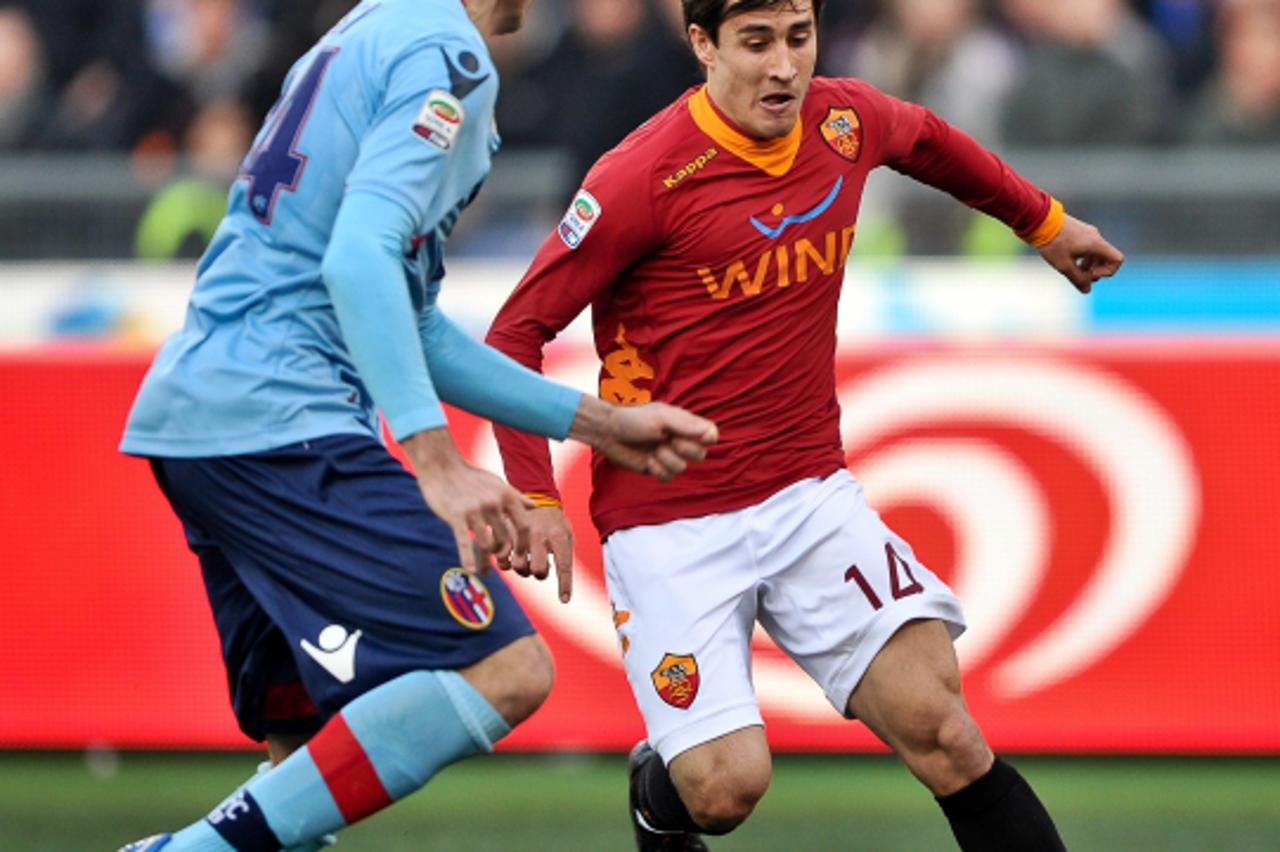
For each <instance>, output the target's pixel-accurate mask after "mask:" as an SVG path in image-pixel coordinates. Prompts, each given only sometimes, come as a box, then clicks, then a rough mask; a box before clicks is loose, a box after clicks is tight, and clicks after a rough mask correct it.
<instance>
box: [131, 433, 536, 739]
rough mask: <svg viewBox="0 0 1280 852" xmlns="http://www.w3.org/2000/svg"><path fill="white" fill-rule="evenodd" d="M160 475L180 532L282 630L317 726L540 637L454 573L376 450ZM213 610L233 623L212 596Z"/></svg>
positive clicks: (294, 452)
mask: <svg viewBox="0 0 1280 852" xmlns="http://www.w3.org/2000/svg"><path fill="white" fill-rule="evenodd" d="M156 467H157V471H158V476H159V478H160V479H161V483H162V486H163V487H164V489H165V492H166V494H167V496H168V497H169V499H170V502H171V503H172V504H173V506H174V508H175V510H176V511H177V512H178V514H179V516H180V517H181V518H182V520H183V522H184V524H186V525H187V527H188V529H192V528H196V527H198V528H199V529H201V530H202V532H203V535H204V536H205V537H206V540H207V541H208V542H211V543H213V544H214V545H216V547H217V548H218V550H219V551H220V552H221V553H222V554H223V555H224V556H225V557H226V560H227V562H228V564H229V565H230V568H231V570H232V572H233V573H234V578H235V580H236V581H237V583H238V585H239V586H240V587H241V588H243V589H244V590H246V591H247V594H248V596H249V597H251V598H252V601H253V602H254V603H255V604H256V606H257V607H258V608H259V609H260V610H261V612H262V613H265V616H266V617H267V618H268V619H269V620H270V622H271V624H273V625H274V627H275V628H276V629H277V630H278V635H279V637H281V638H282V640H283V645H284V647H285V648H287V650H288V653H289V654H290V655H291V656H292V659H293V663H294V666H295V667H296V670H297V672H298V674H299V675H300V676H301V679H302V682H303V684H304V685H305V688H306V692H307V694H308V695H309V696H310V698H311V699H312V700H313V701H314V702H315V704H316V706H317V707H318V708H319V709H320V711H321V714H322V715H323V716H327V715H331V714H332V713H334V712H336V711H337V710H338V709H340V708H341V707H342V706H343V705H344V704H346V703H347V702H348V701H350V700H351V699H352V698H354V697H355V696H356V695H359V694H361V693H363V692H365V691H367V690H368V689H371V688H372V687H374V686H377V685H378V684H380V683H383V682H385V681H387V680H389V679H391V678H393V677H396V676H398V675H400V674H403V673H405V672H407V671H413V670H416V669H460V668H464V667H466V666H468V665H471V664H473V663H475V662H477V661H478V660H481V659H483V658H485V657H487V656H488V655H489V654H491V653H493V652H494V651H496V650H497V649H499V648H502V647H504V646H506V645H507V644H509V643H510V642H512V641H513V640H515V639H516V638H519V637H520V636H524V635H528V634H529V633H532V632H533V628H532V626H531V625H530V623H529V621H528V619H527V618H526V616H525V615H524V613H523V612H522V611H521V609H520V607H519V605H518V604H517V603H516V601H515V599H514V598H513V597H512V596H511V593H510V592H509V590H507V588H506V586H505V585H504V584H503V583H502V581H501V580H500V579H499V578H498V577H497V576H496V575H492V574H491V575H487V576H485V577H483V578H478V577H472V576H470V575H467V574H464V573H463V572H462V571H461V570H460V569H459V568H458V567H457V562H458V559H457V552H456V545H455V543H454V539H453V536H452V533H451V532H450V531H449V529H448V527H447V526H446V525H445V524H444V523H443V522H441V521H440V520H439V519H437V518H436V517H434V516H433V515H432V514H431V512H430V511H429V510H428V509H427V507H426V504H425V502H424V501H423V499H422V496H421V494H420V492H419V491H418V488H417V484H416V482H415V481H414V479H413V477H412V476H410V475H409V474H408V473H407V472H406V471H404V469H403V468H402V467H401V466H400V465H399V463H398V462H396V461H395V460H394V459H392V458H391V457H390V455H388V454H387V452H386V450H385V448H383V447H382V446H381V445H380V444H378V443H377V442H375V441H373V440H372V439H369V438H364V437H361V436H335V437H331V438H324V439H320V440H317V441H309V442H303V443H301V444H295V445H291V446H289V447H285V448H281V449H280V450H275V451H271V452H268V453H261V454H254V455H252V456H234V457H222V458H209V459H163V460H159V461H157V462H156ZM210 600H211V603H212V605H213V607H214V610H215V617H216V618H219V619H220V620H227V619H225V618H223V617H222V615H221V614H220V613H222V612H223V611H224V610H225V609H226V608H227V607H228V606H229V604H228V602H227V600H225V599H224V598H223V597H222V596H220V595H215V594H214V589H213V588H212V587H211V588H210ZM227 662H228V666H229V667H231V666H232V665H233V664H234V661H232V660H230V659H229V660H228V661H227ZM230 674H231V677H232V678H233V679H236V678H238V677H239V674H240V673H239V672H231V673H230ZM242 688H244V689H255V688H261V686H260V685H255V684H250V683H244V684H242Z"/></svg>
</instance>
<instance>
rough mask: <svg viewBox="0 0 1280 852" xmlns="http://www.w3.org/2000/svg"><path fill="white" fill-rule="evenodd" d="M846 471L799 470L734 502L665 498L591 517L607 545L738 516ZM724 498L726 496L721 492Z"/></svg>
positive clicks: (697, 496) (713, 497) (739, 494)
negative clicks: (623, 534)
mask: <svg viewBox="0 0 1280 852" xmlns="http://www.w3.org/2000/svg"><path fill="white" fill-rule="evenodd" d="M843 469H844V464H843V463H842V462H832V463H831V464H827V465H814V466H812V467H806V468H797V469H795V470H790V471H788V472H787V475H786V476H783V477H779V478H778V479H774V480H769V481H767V482H764V483H761V484H759V485H757V486H755V487H753V488H748V489H743V490H735V491H734V493H733V496H732V498H728V497H723V496H719V495H717V494H705V493H700V492H690V493H688V494H685V495H682V496H680V497H665V498H663V499H662V500H661V501H659V502H656V503H643V504H639V505H634V506H618V507H616V508H612V509H606V510H605V511H602V512H599V513H594V512H593V513H592V517H591V520H592V521H593V522H595V525H596V529H597V530H599V532H600V540H601V541H604V540H605V539H606V538H608V537H609V536H610V534H612V533H615V532H617V531H618V530H621V529H626V528H628V527H643V526H650V525H653V524H665V523H669V522H671V521H683V520H687V519H689V518H701V517H705V516H706V515H719V514H723V513H725V512H736V511H738V510H739V509H745V508H747V507H748V506H754V505H756V504H758V503H762V502H764V501H765V500H767V499H768V498H770V497H772V496H773V495H774V494H777V493H778V492H779V491H782V490H783V489H784V488H788V487H790V486H792V485H795V484H796V483H797V482H800V481H801V480H804V479H813V478H814V477H817V478H818V479H826V478H827V477H828V476H830V475H831V474H833V473H835V472H837V471H839V470H843ZM720 494H723V492H720Z"/></svg>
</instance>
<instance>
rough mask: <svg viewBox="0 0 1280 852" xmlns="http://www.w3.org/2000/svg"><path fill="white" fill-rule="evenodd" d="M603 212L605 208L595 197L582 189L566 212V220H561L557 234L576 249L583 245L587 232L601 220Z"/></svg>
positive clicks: (566, 243)
mask: <svg viewBox="0 0 1280 852" xmlns="http://www.w3.org/2000/svg"><path fill="white" fill-rule="evenodd" d="M603 212H604V208H602V207H601V206H600V202H599V201H596V199H595V196H594V195H592V194H591V193H589V192H587V191H586V190H585V189H580V190H578V194H577V195H575V196H574V197H573V203H572V204H570V205H569V209H568V210H566V211H565V214H564V218H563V219H561V220H560V226H559V227H558V228H556V233H558V234H560V239H562V240H564V244H565V245H567V246H568V247H569V248H571V249H576V248H577V247H578V246H580V245H582V241H583V240H584V239H586V236H587V232H588V231H590V230H591V229H592V227H594V226H595V224H596V222H598V221H599V220H600V214H602V213H603Z"/></svg>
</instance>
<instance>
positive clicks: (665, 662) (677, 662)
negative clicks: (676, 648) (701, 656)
mask: <svg viewBox="0 0 1280 852" xmlns="http://www.w3.org/2000/svg"><path fill="white" fill-rule="evenodd" d="M649 676H650V677H651V678H652V679H653V688H654V689H656V690H657V691H658V697H659V698H661V699H662V700H663V701H665V702H667V703H668V704H670V705H671V706H672V707H675V708H676V709H677V710H688V709H689V705H691V704H693V700H694V699H695V698H697V697H698V683H699V681H700V679H701V678H700V676H699V675H698V660H697V659H696V658H695V657H694V656H693V654H671V653H668V654H666V655H665V656H663V658H662V662H660V663H658V667H657V668H656V669H654V670H653V672H652V673H651V674H650V675H649Z"/></svg>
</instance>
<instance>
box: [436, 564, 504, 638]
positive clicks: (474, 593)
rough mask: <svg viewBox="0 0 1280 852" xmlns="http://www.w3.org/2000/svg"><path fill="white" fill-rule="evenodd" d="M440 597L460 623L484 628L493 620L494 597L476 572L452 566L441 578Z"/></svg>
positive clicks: (473, 627)
mask: <svg viewBox="0 0 1280 852" xmlns="http://www.w3.org/2000/svg"><path fill="white" fill-rule="evenodd" d="M440 597H442V598H444V606H445V609H447V610H449V614H450V615H452V616H453V617H454V618H455V619H456V620H457V621H458V623H459V624H461V625H462V626H463V627H468V628H470V629H472V630H483V629H484V628H486V627H488V626H489V625H490V623H492V622H493V597H492V596H491V595H490V594H489V590H488V589H486V588H485V587H484V583H482V582H480V578H479V577H477V576H475V575H474V574H468V573H467V572H466V571H463V570H462V569H461V568H450V569H449V570H448V571H445V572H444V576H442V577H441V578H440Z"/></svg>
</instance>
